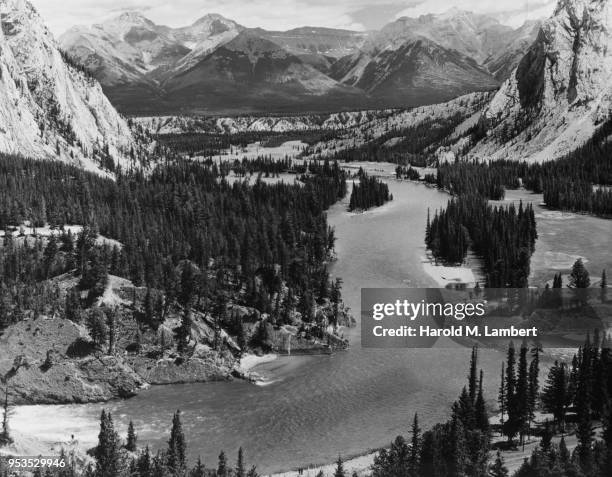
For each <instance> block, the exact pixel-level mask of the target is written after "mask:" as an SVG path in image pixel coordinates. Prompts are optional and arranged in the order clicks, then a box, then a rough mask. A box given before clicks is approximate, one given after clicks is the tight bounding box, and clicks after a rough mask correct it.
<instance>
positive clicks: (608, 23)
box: [471, 0, 612, 162]
mask: <svg viewBox="0 0 612 477" xmlns="http://www.w3.org/2000/svg"><path fill="white" fill-rule="evenodd" d="M611 52H612V6H611V5H610V2H609V1H608V0H560V1H559V4H558V5H557V8H556V10H555V13H554V15H553V17H552V18H551V19H550V20H548V21H547V22H545V23H544V24H543V26H542V28H541V30H540V33H539V35H538V39H537V40H536V42H535V43H534V44H533V46H532V47H531V49H530V51H529V52H528V53H527V55H526V56H525V57H524V58H523V60H522V61H521V63H520V64H519V66H518V67H517V69H516V70H515V71H514V73H513V74H512V75H511V78H510V79H509V80H507V81H506V82H505V83H504V85H503V86H502V88H501V89H500V90H499V92H498V93H497V94H496V95H495V97H494V98H493V100H492V101H491V104H490V105H489V107H488V109H487V111H486V112H485V118H486V122H487V124H488V126H489V132H488V137H487V138H486V139H485V140H483V141H481V143H479V144H478V145H477V146H476V147H475V148H474V149H473V150H472V152H471V155H472V156H473V157H478V158H481V159H486V160H489V159H492V160H494V159H501V158H509V159H521V160H528V161H533V162H541V161H546V160H551V159H555V158H558V157H559V156H562V155H563V154H565V153H567V152H569V151H571V150H573V149H575V148H576V147H578V146H580V145H581V144H582V143H583V142H585V141H586V140H587V139H589V138H590V137H591V136H592V134H593V132H594V131H595V130H596V128H597V126H598V125H599V124H600V123H601V122H602V121H603V120H604V119H605V118H607V117H608V116H609V114H610V112H611V106H612V81H610V78H611V77H612V76H611V75H612V56H611V55H610V54H611Z"/></svg>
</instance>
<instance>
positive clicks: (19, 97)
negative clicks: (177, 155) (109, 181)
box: [0, 0, 137, 172]
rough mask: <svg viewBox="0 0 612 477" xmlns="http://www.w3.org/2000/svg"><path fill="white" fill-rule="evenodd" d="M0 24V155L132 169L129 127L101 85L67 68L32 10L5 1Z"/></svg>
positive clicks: (21, 0) (0, 1)
mask: <svg viewBox="0 0 612 477" xmlns="http://www.w3.org/2000/svg"><path fill="white" fill-rule="evenodd" d="M0 19H1V22H2V33H1V34H0V72H1V73H2V74H1V77H0V152H6V153H18V154H22V155H24V156H30V157H34V158H58V159H61V160H64V161H66V162H71V163H75V164H79V165H81V166H83V167H86V168H88V169H93V170H96V171H97V172H101V164H104V166H105V167H107V168H108V167H111V166H112V167H114V165H116V164H119V165H121V166H122V167H129V166H130V165H131V164H132V159H131V158H130V155H131V153H133V151H134V149H135V148H136V146H137V144H136V140H135V139H134V137H133V135H132V132H131V131H130V128H129V127H128V124H127V123H126V121H125V120H124V119H122V118H121V117H120V116H119V114H118V113H117V111H116V110H115V109H114V108H113V106H112V105H111V103H110V102H109V101H108V99H107V98H106V97H105V96H104V94H103V92H102V88H101V87H100V85H99V84H98V83H97V81H95V80H94V79H92V78H91V77H89V76H88V75H87V74H85V73H83V72H82V71H81V70H80V69H79V68H78V67H76V66H74V65H70V64H68V63H66V61H65V60H66V59H67V58H66V57H64V55H62V53H61V52H60V51H59V49H58V48H57V45H56V43H55V40H54V39H53V36H52V35H51V33H50V32H49V30H48V29H47V28H46V26H45V25H44V23H43V22H42V20H41V18H40V16H39V15H38V13H37V12H36V10H35V9H34V8H33V7H32V5H31V4H30V3H28V2H27V1H25V0H0Z"/></svg>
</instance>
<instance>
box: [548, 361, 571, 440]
mask: <svg viewBox="0 0 612 477" xmlns="http://www.w3.org/2000/svg"><path fill="white" fill-rule="evenodd" d="M569 403H570V396H569V376H568V373H567V365H566V364H565V363H559V362H558V361H555V363H554V365H553V366H552V367H551V368H550V371H549V372H548V377H547V378H546V385H545V386H544V391H543V393H542V404H543V405H544V410H545V411H547V412H550V413H552V415H553V417H554V419H555V423H556V424H560V425H561V426H562V428H563V426H564V423H565V414H566V412H567V407H568V406H569Z"/></svg>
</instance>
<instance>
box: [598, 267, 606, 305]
mask: <svg viewBox="0 0 612 477" xmlns="http://www.w3.org/2000/svg"><path fill="white" fill-rule="evenodd" d="M599 287H600V289H601V293H600V296H601V302H602V303H605V302H606V300H607V294H608V277H607V276H606V271H605V270H603V271H602V272H601V281H600V282H599Z"/></svg>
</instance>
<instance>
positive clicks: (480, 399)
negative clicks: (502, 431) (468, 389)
mask: <svg viewBox="0 0 612 477" xmlns="http://www.w3.org/2000/svg"><path fill="white" fill-rule="evenodd" d="M483 380H484V377H483V372H482V370H480V380H479V381H478V395H477V397H476V404H475V405H474V408H475V409H474V411H475V413H476V428H477V429H479V430H480V431H482V433H483V434H485V435H488V434H489V414H488V413H487V407H486V402H485V399H484V391H483Z"/></svg>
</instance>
